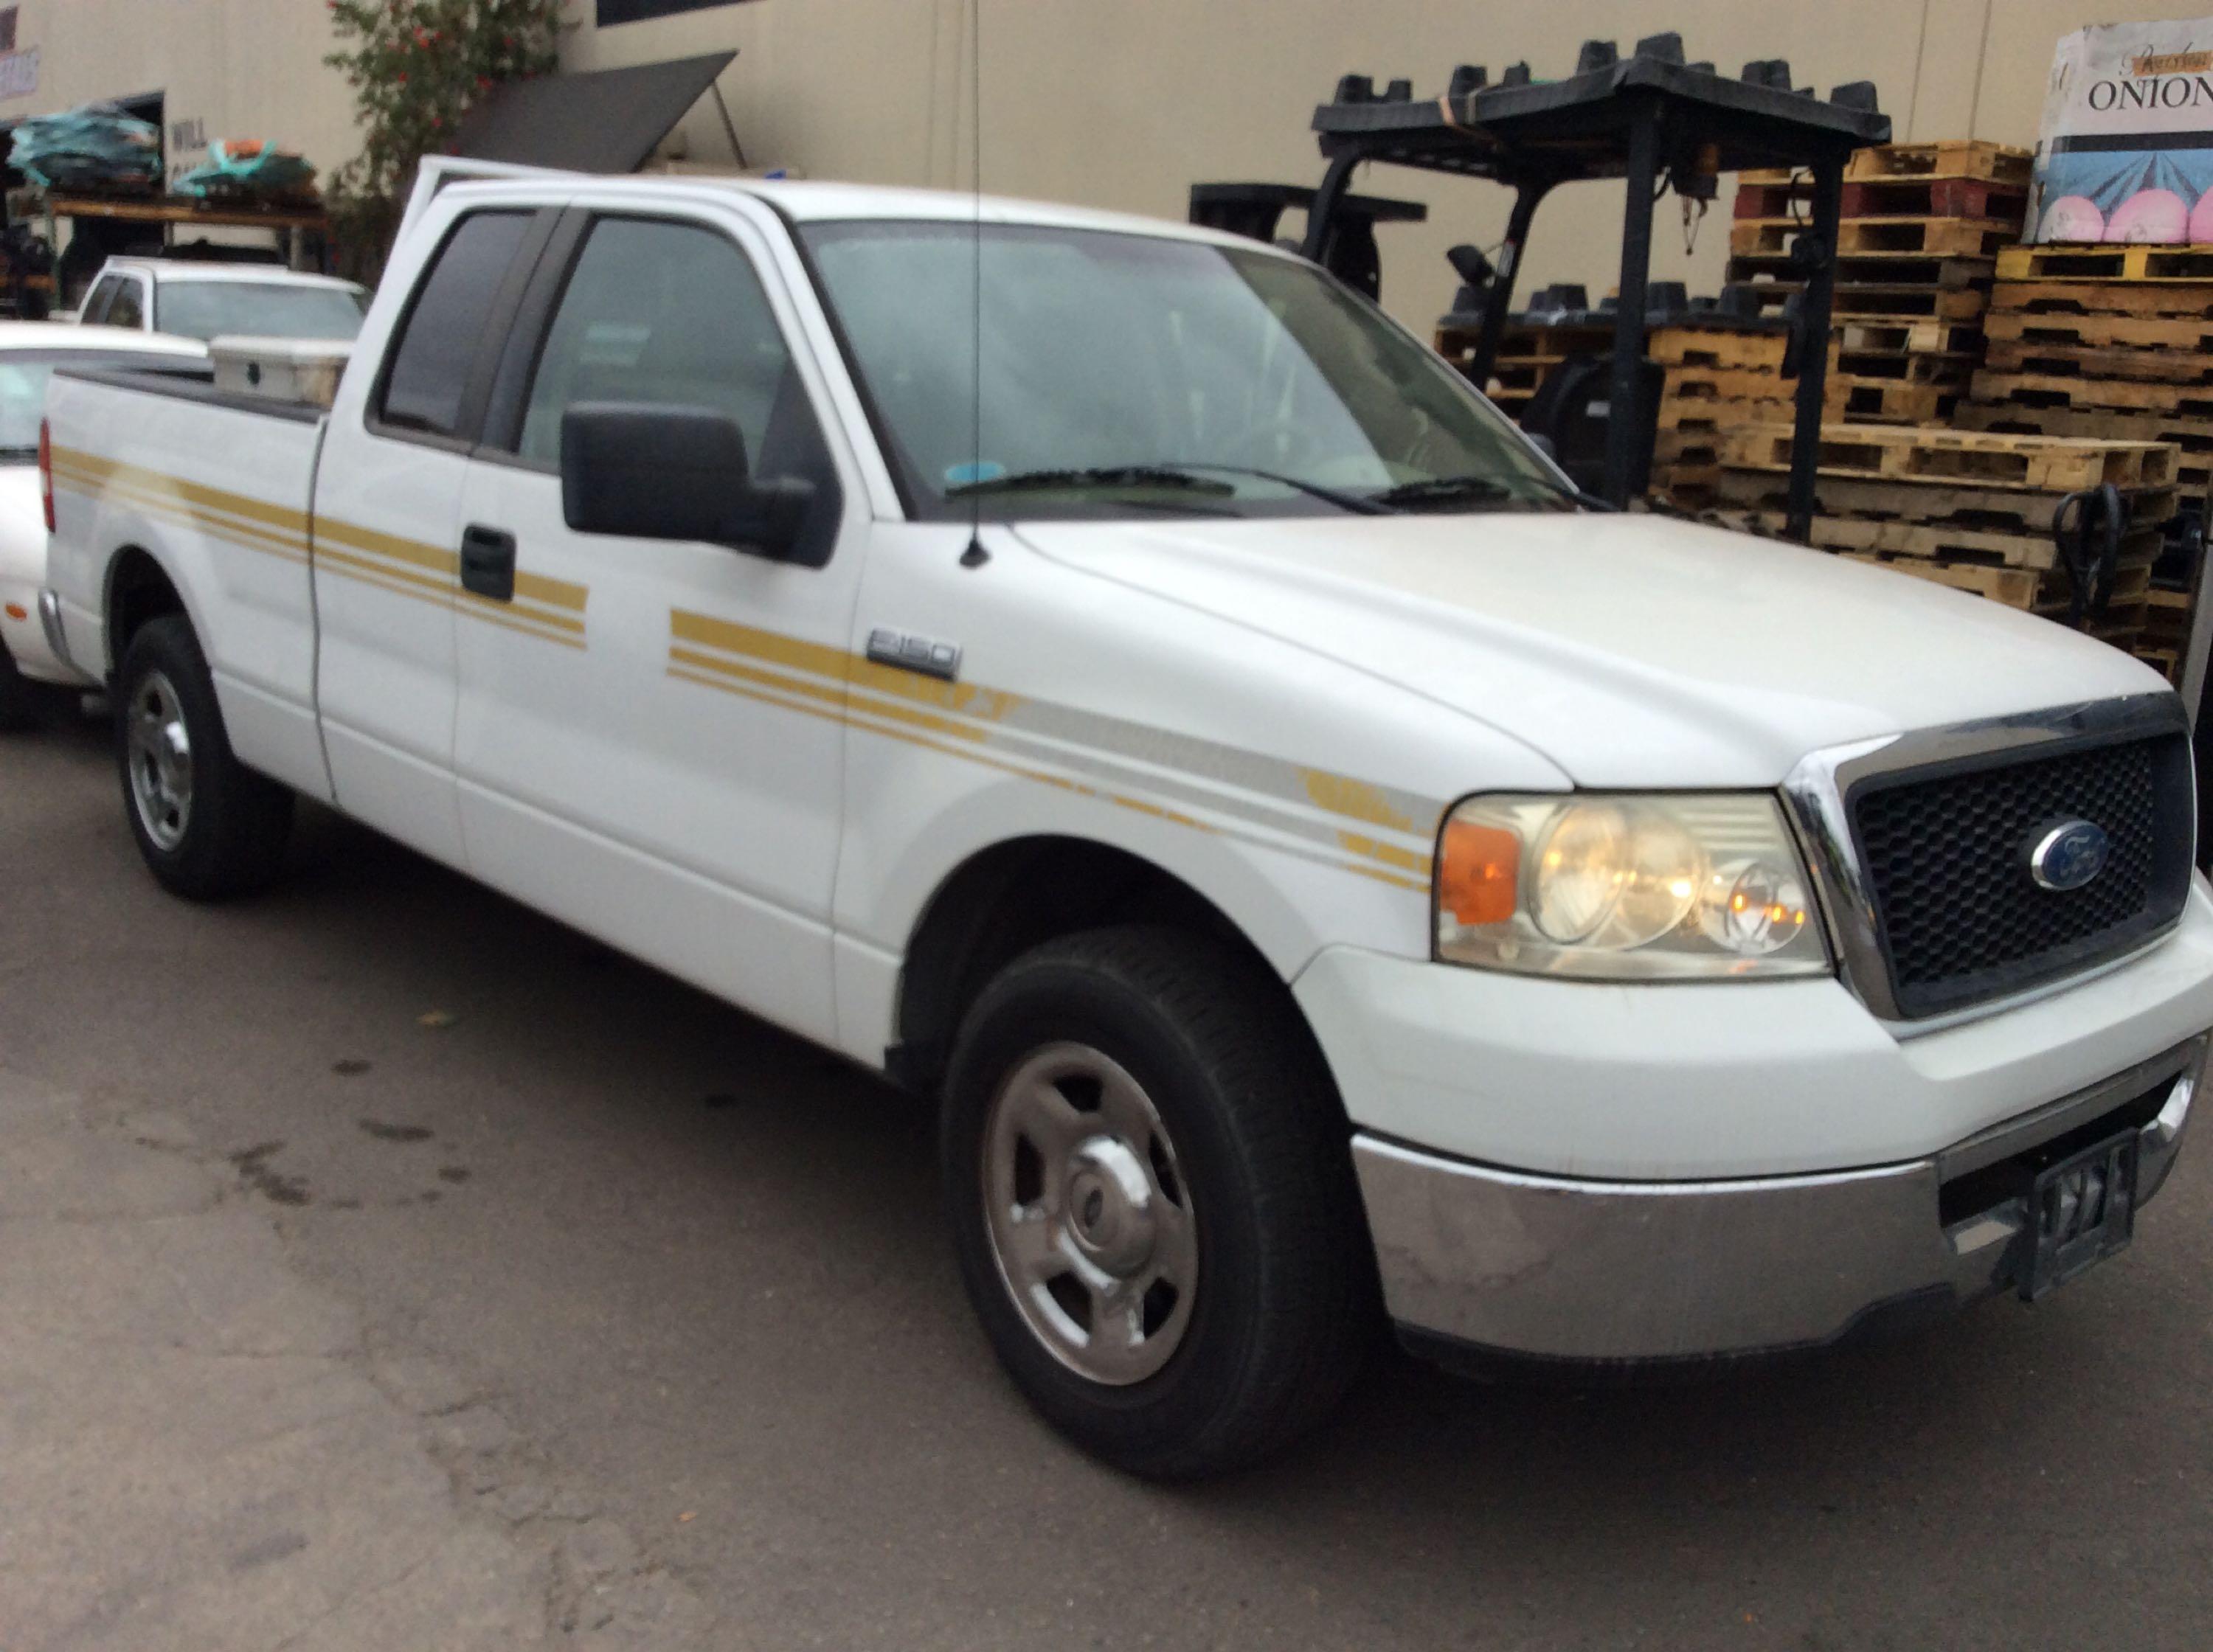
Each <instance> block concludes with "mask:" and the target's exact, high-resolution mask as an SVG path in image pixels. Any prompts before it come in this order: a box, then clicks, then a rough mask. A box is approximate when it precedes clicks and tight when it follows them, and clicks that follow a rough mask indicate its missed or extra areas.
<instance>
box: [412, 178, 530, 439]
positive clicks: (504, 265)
mask: <svg viewBox="0 0 2213 1652" xmlns="http://www.w3.org/2000/svg"><path fill="white" fill-rule="evenodd" d="M530 220H531V215H530V214H528V213H527V212H478V213H472V214H471V215H470V216H468V217H466V218H463V219H462V220H461V221H460V223H458V224H456V225H454V229H453V233H452V234H450V235H448V236H447V237H446V244H445V245H444V246H443V247H441V248H439V250H438V256H437V259H436V261H435V262H434V263H433V264H432V265H431V266H430V274H429V275H428V276H427V277H424V281H423V283H422V284H421V285H420V286H418V287H417V288H416V290H415V302H414V303H413V304H412V306H411V307H410V308H409V309H408V312H407V318H406V320H405V321H403V322H401V323H400V331H399V341H398V343H397V344H395V345H394V346H393V351H392V361H391V366H390V369H389V370H388V371H387V374H386V376H385V381H384V394H383V398H382V399H381V402H380V404H379V405H378V408H377V415H378V417H379V418H381V419H383V421H384V422H385V423H386V424H395V425H399V426H400V427H401V428H403V429H405V430H423V431H427V432H429V433H430V434H431V435H434V436H456V435H459V434H460V433H461V429H460V427H461V413H462V405H463V403H464V402H465V401H466V399H467V394H468V387H469V375H470V372H471V370H472V369H473V367H474V366H475V364H476V358H477V351H479V349H497V347H498V344H499V340H498V339H497V338H488V337H487V336H486V335H487V333H488V332H490V331H491V326H490V324H491V319H492V307H493V305H494V304H495V303H496V302H497V301H498V298H499V291H500V284H501V283H502V281H503V279H504V278H505V277H506V275H507V272H508V266H509V265H511V264H512V263H513V262H514V261H515V252H516V250H517V249H518V248H519V247H521V245H522V238H523V236H524V235H527V233H528V232H529V229H530Z"/></svg>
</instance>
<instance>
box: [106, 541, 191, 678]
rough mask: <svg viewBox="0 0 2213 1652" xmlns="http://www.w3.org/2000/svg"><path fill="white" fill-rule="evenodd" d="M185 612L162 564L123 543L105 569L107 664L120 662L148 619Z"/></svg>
mask: <svg viewBox="0 0 2213 1652" xmlns="http://www.w3.org/2000/svg"><path fill="white" fill-rule="evenodd" d="M184 612H185V600H184V599H183V598H182V597H180V596H179V595H178V594H177V588H176V587H175V586H174V584H172V583H171V582H170V580H169V576H168V574H166V573H164V572H162V564H160V563H158V562H156V561H155V560H154V558H153V556H152V554H151V553H150V552H146V551H142V550H141V549H139V548H138V547H137V546H135V545H132V546H125V547H124V548H123V549H122V550H121V551H119V552H117V553H116V557H115V560H114V562H113V564H110V565H109V567H108V570H107V657H108V661H109V663H110V664H111V665H114V666H119V665H121V664H122V663H123V654H124V650H125V649H128V648H129V647H130V646H131V638H132V637H135V636H137V633H138V628H139V627H140V626H141V625H144V624H145V623H146V622H147V621H148V620H149V619H160V618H161V617H162V615H163V614H170V613H184Z"/></svg>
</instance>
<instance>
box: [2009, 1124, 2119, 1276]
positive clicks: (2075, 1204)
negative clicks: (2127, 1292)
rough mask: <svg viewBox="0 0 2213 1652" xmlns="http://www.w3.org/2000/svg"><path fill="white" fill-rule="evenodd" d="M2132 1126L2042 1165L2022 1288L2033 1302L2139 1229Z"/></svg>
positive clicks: (2025, 1240)
mask: <svg viewBox="0 0 2213 1652" xmlns="http://www.w3.org/2000/svg"><path fill="white" fill-rule="evenodd" d="M2137 1144H2138V1138H2137V1132H2136V1131H2133V1130H2128V1131H2121V1132H2120V1133H2119V1135H2115V1136H2110V1137H2106V1140H2104V1141H2102V1142H2100V1143H2097V1144H2095V1145H2094V1146H2092V1147H2087V1148H2084V1149H2082V1151H2081V1152H2079V1153H2076V1154H2072V1155H2070V1156H2068V1157H2067V1158H2064V1159H2063V1160H2061V1161H2059V1162H2058V1164H2055V1165H2051V1166H2048V1167H2045V1169H2044V1170H2043V1171H2042V1172H2040V1173H2039V1174H2038V1176H2037V1178H2036V1181H2035V1184H2034V1185H2033V1186H2032V1187H2031V1188H2030V1190H2029V1193H2028V1200H2027V1206H2028V1208H2027V1227H2026V1228H2025V1229H2024V1231H2023V1232H2022V1234H2021V1242H2022V1245H2023V1247H2024V1250H2025V1252H2026V1254H2025V1256H2024V1259H2023V1265H2022V1267H2021V1274H2020V1278H2021V1300H2022V1301H2030V1302H2033V1301H2036V1300H2037V1298H2039V1296H2045V1295H2049V1294H2050V1293H2051V1292H2052V1291H2055V1290H2057V1289H2059V1287H2060V1286H2062V1285H2064V1284H2065V1283H2068V1282H2069V1281H2070V1280H2071V1279H2074V1278H2076V1277H2079V1276H2080V1275H2082V1274H2084V1273H2087V1272H2088V1271H2090V1270H2091V1269H2092V1268H2094V1267H2096V1266H2097V1265H2098V1264H2099V1263H2100V1262H2103V1261H2104V1260H2106V1258H2108V1257H2110V1256H2112V1255H2115V1254H2116V1253H2119V1252H2121V1251H2125V1250H2126V1249H2127V1248H2128V1246H2129V1241H2131V1239H2133V1238H2134V1237H2135V1236H2136V1220H2137Z"/></svg>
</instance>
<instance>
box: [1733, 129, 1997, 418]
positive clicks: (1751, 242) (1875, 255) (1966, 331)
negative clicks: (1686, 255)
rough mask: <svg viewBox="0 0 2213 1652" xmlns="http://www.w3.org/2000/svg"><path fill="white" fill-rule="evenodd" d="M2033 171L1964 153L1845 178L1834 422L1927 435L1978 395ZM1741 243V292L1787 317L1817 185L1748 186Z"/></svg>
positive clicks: (1933, 148)
mask: <svg viewBox="0 0 2213 1652" xmlns="http://www.w3.org/2000/svg"><path fill="white" fill-rule="evenodd" d="M2030 162H2031V157H2030V155H2029V153H2028V151H2027V150H2026V149H2009V148H2006V147H2005V146H2003V145H2001V144H1997V143H1979V142H1972V141H1966V140H1962V141H1960V142H1954V143H1891V144H1886V145H1884V146H1882V147H1881V148H1878V149H1862V150H1861V151H1860V152H1859V153H1857V154H1856V155H1853V156H1852V158H1851V160H1850V163H1849V165H1848V168H1847V170H1846V174H1845V182H1844V200H1843V210H1844V216H1843V221H1842V223H1840V224H1839V225H1838V235H1837V241H1838V246H1837V283H1836V299H1835V303H1834V307H1833V321H1834V330H1833V332H1832V336H1831V354H1830V362H1829V394H1828V402H1827V411H1828V415H1829V417H1830V418H1833V419H1850V420H1852V421H1854V422H1859V423H1881V424H1934V423H1936V422H1937V421H1939V420H1942V419H1943V418H1947V417H1948V416H1949V415H1950V413H1951V411H1952V410H1953V408H1954V405H1955V404H1956V403H1957V402H1958V401H1959V400H1960V398H1961V397H1962V396H1963V395H1964V394H1965V393H1966V390H1967V387H1968V381H1969V378H1970V376H1971V375H1972V373H1973V371H1974V369H1975V366H1976V363H1977V362H1978V355H1979V351H1980V349H1981V346H1982V333H1981V331H1980V328H1981V323H1982V319H1983V314H1984V308H1985V307H1986V305H1987V304H1988V302H1989V296H1990V281H1991V275H1992V271H1993V270H1994V268H1995V259H1996V257H1997V253H1999V251H2000V249H2001V248H2003V247H2006V246H2008V245H2009V244H2010V243H2012V242H2014V241H2018V240H2019V239H2020V236H2021V215H2022V211H2023V209H2024V204H2025V203H2026V200H2027V186H2028V176H2029V168H2030ZM1812 187H1813V186H1812V183H1811V180H1809V179H1808V177H1807V176H1806V175H1805V174H1792V173H1788V172H1748V173H1746V174H1743V175H1742V177H1741V180H1740V188H1739V190H1738V192H1737V204H1736V223H1735V224H1734V226H1733V228H1732V229H1731V231H1730V236H1729V250H1730V252H1731V253H1732V254H1733V256H1732V258H1731V259H1730V262H1729V279H1730V280H1731V281H1732V282H1739V281H1741V282H1747V283H1753V287H1754V290H1755V291H1756V292H1757V293H1758V294H1759V296H1760V298H1761V300H1762V302H1763V303H1764V304H1765V306H1766V307H1767V308H1772V309H1776V310H1780V309H1781V308H1783V306H1784V305H1786V304H1787V303H1788V302H1789V301H1790V299H1792V298H1793V297H1794V296H1796V295H1797V294H1799V293H1800V292H1801V291H1803V290H1804V288H1805V272H1804V271H1803V269H1802V268H1801V266H1800V265H1798V263H1797V262H1796V260H1795V259H1794V258H1793V257H1792V255H1791V243H1792V242H1793V241H1795V240H1796V238H1797V237H1798V236H1799V235H1801V234H1803V233H1805V232H1806V230H1807V229H1808V217H1809V216H1810V212H1811V208H1810V204H1809V200H1808V198H1809V197H1810V195H1811V193H1812Z"/></svg>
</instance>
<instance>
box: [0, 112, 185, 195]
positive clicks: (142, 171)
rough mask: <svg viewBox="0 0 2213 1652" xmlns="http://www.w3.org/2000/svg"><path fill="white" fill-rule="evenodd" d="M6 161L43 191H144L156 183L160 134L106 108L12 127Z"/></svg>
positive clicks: (41, 117) (132, 117)
mask: <svg viewBox="0 0 2213 1652" xmlns="http://www.w3.org/2000/svg"><path fill="white" fill-rule="evenodd" d="M14 137H15V147H14V148H13V149H11V150H10V152H9V159H10V160H11V161H13V162H14V163H15V165H16V166H17V167H19V168H21V170H22V173H23V175H24V176H25V177H27V178H28V179H29V180H31V181H32V182H33V183H34V184H43V185H45V186H46V187H47V188H49V189H88V188H100V187H102V186H106V187H107V188H111V189H112V188H116V187H119V186H121V187H128V186H154V185H157V184H159V183H160V182H161V180H162V134H161V133H160V132H159V131H156V130H155V128H154V126H153V125H150V124H149V123H148V122H146V121H143V120H141V119H138V118H137V116H136V115H129V114H125V113H124V112H123V111H122V110H121V109H119V108H118V107H115V106H114V105H113V104H112V103H88V104H86V105H85V106H84V107H82V108H77V109H70V110H67V111H65V112H64V113H61V114H58V115H34V116H32V117H31V118H30V119H27V120H21V121H18V122H17V123H16V125H15V133H14Z"/></svg>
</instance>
